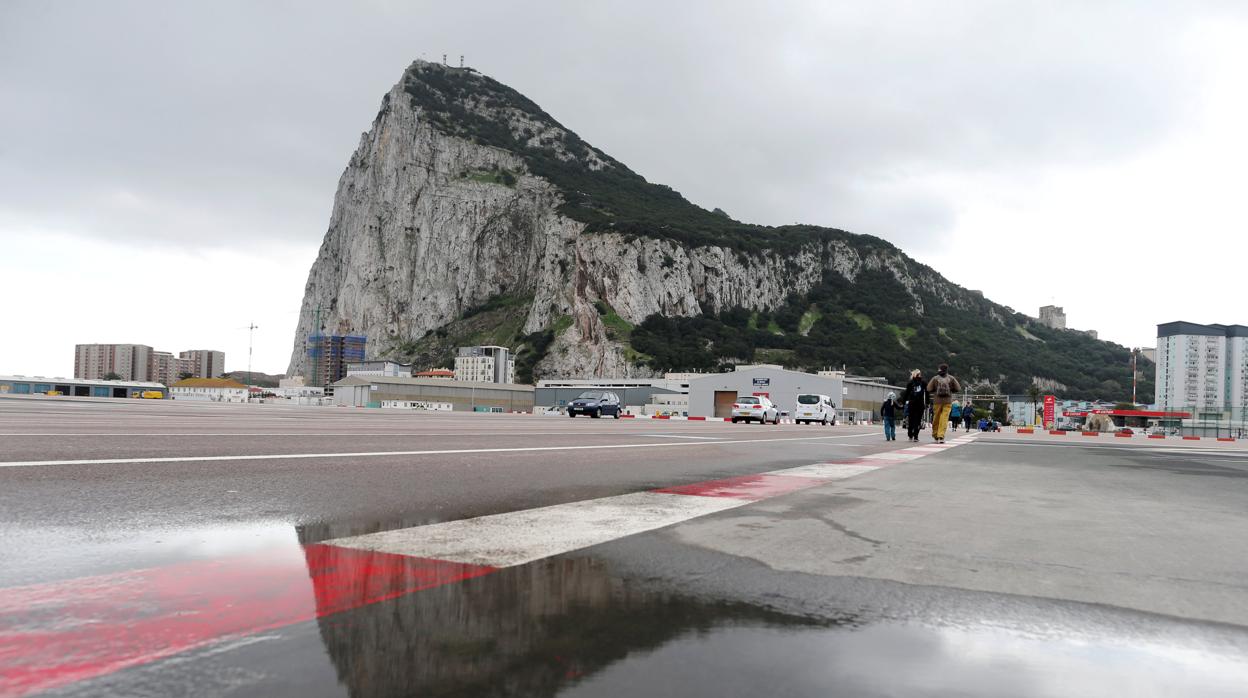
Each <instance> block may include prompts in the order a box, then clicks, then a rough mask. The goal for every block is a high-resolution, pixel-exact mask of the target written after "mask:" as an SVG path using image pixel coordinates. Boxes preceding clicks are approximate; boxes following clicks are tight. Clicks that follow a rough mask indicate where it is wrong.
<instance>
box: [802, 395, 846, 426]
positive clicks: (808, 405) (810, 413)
mask: <svg viewBox="0 0 1248 698" xmlns="http://www.w3.org/2000/svg"><path fill="white" fill-rule="evenodd" d="M793 419H794V421H796V422H797V423H798V424H810V423H811V422H819V423H820V424H824V425H826V424H836V405H833V404H832V398H830V397H828V396H827V395H813V394H804V395H798V396H797V409H796V410H795V411H794V412H793Z"/></svg>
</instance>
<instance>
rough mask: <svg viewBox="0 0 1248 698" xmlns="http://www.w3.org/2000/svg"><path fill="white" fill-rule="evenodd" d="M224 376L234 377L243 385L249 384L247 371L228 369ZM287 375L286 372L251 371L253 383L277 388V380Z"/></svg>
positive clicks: (262, 386) (261, 386)
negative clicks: (274, 373) (270, 373)
mask: <svg viewBox="0 0 1248 698" xmlns="http://www.w3.org/2000/svg"><path fill="white" fill-rule="evenodd" d="M223 377H224V378H233V379H234V380H236V381H238V382H239V383H242V384H243V385H247V372H246V371H226V372H225V374H224V376H223ZM285 377H286V376H285V374H281V373H278V374H276V375H272V376H271V375H269V374H267V373H260V372H259V371H252V372H251V384H252V385H254V386H257V387H260V388H276V387H277V382H278V381H280V380H281V379H283V378H285Z"/></svg>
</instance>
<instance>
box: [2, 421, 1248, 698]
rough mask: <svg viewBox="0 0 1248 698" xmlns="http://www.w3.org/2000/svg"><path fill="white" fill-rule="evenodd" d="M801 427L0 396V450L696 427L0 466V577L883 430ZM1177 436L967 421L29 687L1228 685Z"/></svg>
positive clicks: (57, 452) (266, 692)
mask: <svg viewBox="0 0 1248 698" xmlns="http://www.w3.org/2000/svg"><path fill="white" fill-rule="evenodd" d="M815 428H816V429H818V427H815ZM811 429H812V428H811V427H804V426H803V427H796V426H786V425H781V426H778V427H772V426H768V427H760V426H757V425H739V426H738V425H713V424H696V425H695V424H687V423H686V424H680V423H662V422H646V423H642V422H625V421H621V422H615V421H613V420H609V421H606V422H603V421H601V420H599V421H591V420H565V419H554V418H544V419H542V418H535V417H518V416H517V417H512V416H483V415H418V416H417V415H408V414H404V415H390V414H381V413H380V411H377V410H368V411H362V410H361V411H356V410H341V411H335V410H286V409H281V408H275V409H268V408H266V407H261V406H198V405H197V406H184V405H170V404H167V403H166V404H151V405H149V404H147V403H143V404H132V403H125V402H122V403H95V404H90V403H82V402H71V401H65V402H63V403H53V402H51V401H47V402H39V403H32V402H27V401H13V400H0V460H3V461H6V462H13V461H31V460H42V461H62V460H91V459H101V458H107V459H116V458H153V457H155V458H159V457H170V456H218V455H266V454H267V455H281V454H313V453H314V454H326V453H330V454H332V453H346V452H350V453H361V452H370V453H371V452H384V451H430V450H442V451H445V450H468V449H482V448H527V447H534V446H541V447H552V446H553V447H564V446H607V445H623V444H638V443H647V441H648V440H649V441H669V442H671V443H672V444H682V443H689V442H691V441H699V440H700V441H704V443H702V444H699V445H696V446H675V445H672V446H668V447H662V446H656V447H653V448H650V447H646V448H636V449H615V450H610V449H601V450H600V449H596V448H591V449H584V450H566V451H540V452H526V451H496V452H492V453H456V454H415V455H412V454H408V455H379V456H364V457H361V456H339V457H325V458H315V459H287V460H280V459H278V460H230V461H188V462H178V463H116V464H78V465H41V466H22V467H0V512H2V517H0V533H2V534H3V535H0V559H4V560H5V561H6V564H5V565H4V567H3V569H2V570H0V586H3V587H13V586H18V585H31V584H41V583H48V582H53V581H56V580H60V581H61V582H72V581H73V580H75V579H78V578H81V577H88V576H98V575H100V574H102V573H106V572H112V571H118V570H130V569H136V568H140V567H151V566H159V565H171V564H177V563H181V562H186V561H194V560H206V559H208V560H210V559H213V558H216V557H228V556H231V555H237V554H240V553H245V552H248V551H266V550H275V549H281V550H292V551H297V550H299V549H300V548H301V547H302V546H306V545H308V544H311V543H316V542H318V541H321V540H326V539H329V538H335V537H341V536H344V535H354V534H357V533H361V532H370V531H376V530H387V529H392V528H402V527H407V526H413V525H418V524H422V523H430V522H436V521H446V520H453V519H459V518H465V517H471V516H477V515H481V514H487V513H498V512H504V511H514V510H517V509H524V508H530V507H534V506H542V505H546V504H553V503H559V502H567V501H578V500H582V499H589V498H592V497H599V496H606V495H612V494H621V493H625V492H633V491H640V490H644V489H651V488H654V487H661V486H667V485H672V484H683V483H687V482H694V481H698V480H705V479H712V478H716V477H724V476H728V475H736V474H746V473H756V472H762V471H765V470H771V469H776V468H781V467H788V466H793V465H802V464H806V463H812V462H817V461H823V460H836V459H848V458H852V457H854V456H855V455H861V454H864V453H871V452H878V451H881V450H886V449H890V448H894V446H893V445H891V444H885V443H883V441H882V439H881V438H879V437H878V435H876V434H875V433H874V432H873V431H869V430H867V429H858V428H847V427H838V428H830V429H828V430H827V432H826V433H827V434H828V435H829V436H835V437H838V438H835V439H827V440H813V441H796V440H792V441H789V440H784V441H781V440H778V439H799V438H808V437H809V435H810V434H811V433H812V431H811ZM44 434H48V436H43V435H44ZM328 434H334V436H329V435H328ZM80 435H81V436H80ZM668 437H675V438H668ZM691 437H703V438H702V439H697V438H691ZM990 438H991V439H995V440H991V441H990V440H988V439H990ZM764 439H767V440H764ZM770 439H777V440H774V441H773V440H770ZM745 440H749V441H756V443H733V444H718V445H717V442H718V441H745ZM900 445H905V444H904V442H902V443H901V444H900ZM1184 447H1185V448H1180V447H1177V446H1174V445H1169V444H1165V445H1163V444H1147V443H1131V444H1125V443H1114V442H1106V441H1097V442H1094V443H1093V442H1089V441H1080V440H1068V441H1066V442H1062V441H1060V440H1058V439H1030V440H1029V439H1025V438H1023V437H1013V436H1009V435H1004V434H1002V435H992V436H991V437H985V438H984V439H982V440H980V441H977V442H975V443H973V444H971V445H968V446H962V447H959V448H957V449H952V450H950V451H947V452H945V453H942V454H939V455H936V456H930V457H928V458H924V459H922V460H921V461H918V462H916V463H915V464H908V465H905V466H895V467H893V466H890V467H888V468H884V469H881V470H880V471H877V472H873V473H868V474H866V475H861V476H858V477H856V478H852V479H850V480H846V481H844V482H842V483H838V484H835V485H829V486H825V487H820V488H816V489H813V490H809V491H805V492H802V493H799V494H794V495H787V496H784V497H780V498H778V499H776V500H774V501H768V502H760V503H757V504H754V505H750V506H746V507H742V508H741V509H738V510H733V511H731V512H725V513H721V514H715V515H712V516H709V517H704V518H703V519H698V520H695V521H690V522H686V523H685V524H679V525H677V526H673V527H669V528H668V529H662V530H659V531H655V532H652V533H646V534H641V535H636V536H631V537H628V538H624V539H621V540H617V541H614V542H612V543H607V544H604V545H599V546H595V547H593V548H588V549H585V550H581V551H577V552H575V553H570V554H567V555H561V556H557V557H554V558H548V559H545V560H540V561H538V562H535V563H530V564H527V565H523V566H519V567H515V568H508V569H505V570H501V571H499V572H497V573H494V574H491V575H487V576H484V577H479V578H475V579H466V580H463V581H460V582H457V583H455V584H448V585H445V586H440V587H437V588H434V589H428V590H425V591H420V592H416V593H411V594H406V595H401V596H399V597H397V598H393V599H390V600H386V601H382V602H380V603H374V604H370V605H366V606H363V607H360V608H357V609H355V610H351V611H347V612H342V613H335V614H331V615H326V616H324V617H322V618H320V619H318V620H315V621H307V622H301V623H296V624H294V625H289V626H286V627H282V628H278V629H273V630H268V631H265V632H261V633H257V634H252V635H245V636H239V637H233V638H227V639H224V640H223V641H221V642H219V643H217V644H214V645H212V646H209V647H205V648H200V649H196V650H192V651H189V652H185V653H182V654H179V655H176V656H173V657H169V658H165V659H162V660H159V661H155V662H151V663H147V664H144V665H141V666H137V667H131V668H126V669H123V670H120V671H117V672H114V673H110V674H108V675H105V676H102V677H99V678H95V679H91V680H88V681H82V682H77V683H72V684H69V685H67V686H65V687H62V688H59V689H55V690H53V691H50V692H48V693H47V694H48V695H66V696H103V695H127V696H170V695H195V696H357V697H358V696H417V695H420V696H425V695H428V696H510V695H525V696H528V695H532V696H556V695H568V696H632V695H656V696H667V695H670V696H696V695H706V696H712V695H714V696H721V695H727V696H747V695H748V696H757V695H779V696H911V695H913V696H952V695H956V696H1001V695H1012V696H1083V695H1087V696H1096V695H1110V694H1118V695H1130V696H1170V695H1183V696H1238V695H1243V687H1244V686H1245V685H1248V611H1246V610H1245V608H1248V588H1246V586H1245V584H1248V582H1246V581H1245V580H1248V551H1246V550H1245V549H1244V547H1243V546H1244V541H1246V540H1248V536H1245V535H1244V534H1245V532H1248V454H1245V453H1244V452H1242V451H1238V450H1234V449H1231V448H1229V447H1223V446H1219V447H1217V448H1214V447H1207V448H1198V447H1195V446H1189V445H1184ZM14 615H19V616H20V612H19V613H16V614H14ZM21 620H22V619H21V618H16V619H15V618H3V619H0V633H3V628H4V627H5V625H4V624H5V622H8V623H10V624H12V623H14V622H20V621H21ZM0 637H8V636H4V635H2V634H0ZM2 652H3V650H0V671H3V670H4V669H5V668H6V667H5V666H4V663H3V657H4V655H3V653H2ZM0 685H3V684H0ZM0 695H4V692H3V691H2V690H0Z"/></svg>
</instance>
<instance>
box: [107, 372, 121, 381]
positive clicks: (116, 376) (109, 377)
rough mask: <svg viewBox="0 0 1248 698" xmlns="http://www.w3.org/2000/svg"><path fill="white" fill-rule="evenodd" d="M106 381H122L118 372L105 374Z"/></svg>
mask: <svg viewBox="0 0 1248 698" xmlns="http://www.w3.org/2000/svg"><path fill="white" fill-rule="evenodd" d="M104 380H106V381H119V380H121V376H120V375H119V374H118V373H117V372H116V371H109V372H108V373H105V374H104Z"/></svg>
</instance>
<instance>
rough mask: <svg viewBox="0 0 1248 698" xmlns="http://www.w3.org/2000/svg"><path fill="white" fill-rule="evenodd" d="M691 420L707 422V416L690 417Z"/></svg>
mask: <svg viewBox="0 0 1248 698" xmlns="http://www.w3.org/2000/svg"><path fill="white" fill-rule="evenodd" d="M689 421H691V422H705V421H706V417H690V418H689Z"/></svg>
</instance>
